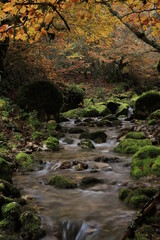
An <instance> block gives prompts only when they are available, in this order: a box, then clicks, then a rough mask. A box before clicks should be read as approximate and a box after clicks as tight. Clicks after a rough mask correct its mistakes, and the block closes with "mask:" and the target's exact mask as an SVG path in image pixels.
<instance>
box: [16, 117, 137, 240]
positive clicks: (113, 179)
mask: <svg viewBox="0 0 160 240" xmlns="http://www.w3.org/2000/svg"><path fill="white" fill-rule="evenodd" d="M124 124H126V123H124ZM128 124H129V123H128ZM73 126H74V122H73V121H70V122H65V123H63V124H62V127H63V128H64V129H68V128H71V127H73ZM91 130H93V129H91ZM94 130H97V129H95V128H94ZM104 130H105V132H106V133H107V135H108V138H107V141H106V143H103V144H95V147H96V149H94V150H84V149H81V148H80V147H79V146H77V143H78V142H79V139H78V137H79V136H78V134H67V135H66V136H67V137H70V138H72V139H74V143H73V144H70V145H69V144H66V143H65V142H64V141H63V139H61V140H60V145H61V146H62V149H60V151H58V152H53V153H51V152H41V153H38V155H39V157H40V158H41V159H42V160H43V161H44V162H45V164H44V168H43V169H42V170H40V171H35V172H30V173H27V174H24V175H22V174H20V173H17V174H16V176H15V177H14V182H15V184H16V185H17V186H18V187H19V188H20V189H21V193H22V195H28V199H30V203H31V205H32V206H34V207H36V209H38V211H39V213H40V216H41V217H42V223H43V225H44V226H45V227H46V229H47V235H46V237H44V238H43V240H119V239H120V236H121V235H122V234H123V231H124V230H125V229H126V227H127V225H128V222H129V221H130V220H131V218H132V217H133V215H134V214H135V212H134V211H132V210H129V209H128V208H127V207H125V206H124V205H123V204H122V203H121V202H120V201H119V200H118V193H119V189H120V188H121V186H123V185H125V184H127V183H129V182H132V180H131V179H130V174H129V172H130V169H129V165H130V161H131V158H130V157H126V156H119V155H116V154H115V153H113V151H112V150H113V148H114V147H115V145H116V144H117V142H116V138H117V136H118V134H119V132H118V129H117V128H113V127H111V128H104ZM100 156H105V157H107V158H108V159H114V158H115V157H118V161H115V162H114V161H111V162H109V167H108V169H105V168H103V167H102V168H101V169H100V171H99V172H95V173H91V172H90V169H91V168H92V167H93V166H94V165H95V161H94V159H95V157H100ZM65 160H70V161H72V160H79V161H82V162H85V163H87V164H88V166H89V168H88V169H86V170H84V171H75V170H73V169H65V170H61V169H58V168H57V166H58V165H59V164H60V163H61V162H62V161H65ZM99 166H101V165H99ZM55 174H61V175H63V176H66V177H72V178H73V179H77V180H78V179H81V178H82V177H84V176H94V177H97V178H100V179H103V180H104V183H103V184H98V185H95V186H94V187H90V188H87V189H80V188H77V189H66V190H64V189H56V188H54V187H53V186H49V185H47V184H46V183H47V182H48V180H49V179H50V177H51V176H53V175H55Z"/></svg>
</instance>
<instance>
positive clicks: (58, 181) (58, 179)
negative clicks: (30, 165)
mask: <svg viewBox="0 0 160 240" xmlns="http://www.w3.org/2000/svg"><path fill="white" fill-rule="evenodd" d="M49 184H50V185H53V186H55V187H56V188H64V189H69V188H76V187H77V184H76V183H75V182H74V181H72V180H70V179H67V178H65V177H62V176H59V175H56V176H53V177H52V178H51V179H50V181H49Z"/></svg>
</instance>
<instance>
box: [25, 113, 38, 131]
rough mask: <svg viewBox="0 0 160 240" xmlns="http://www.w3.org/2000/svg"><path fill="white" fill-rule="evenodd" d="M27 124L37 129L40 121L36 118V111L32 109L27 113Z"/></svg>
mask: <svg viewBox="0 0 160 240" xmlns="http://www.w3.org/2000/svg"><path fill="white" fill-rule="evenodd" d="M27 121H28V123H29V126H30V127H31V128H32V130H34V131H35V130H36V129H39V128H40V126H41V122H40V121H39V120H38V118H37V112H36V111H33V112H31V113H29V117H28V119H27Z"/></svg>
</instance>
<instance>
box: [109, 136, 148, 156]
mask: <svg viewBox="0 0 160 240" xmlns="http://www.w3.org/2000/svg"><path fill="white" fill-rule="evenodd" d="M151 144H152V143H151V141H150V140H149V139H130V138H127V139H124V140H123V141H121V142H120V143H119V144H118V145H117V146H116V147H115V148H114V151H115V152H116V153H128V154H133V153H136V152H137V151H138V150H139V149H140V148H141V147H144V146H147V145H151Z"/></svg>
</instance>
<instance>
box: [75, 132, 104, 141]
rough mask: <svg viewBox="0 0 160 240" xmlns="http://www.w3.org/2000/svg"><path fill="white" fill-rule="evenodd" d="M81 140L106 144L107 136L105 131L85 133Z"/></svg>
mask: <svg viewBox="0 0 160 240" xmlns="http://www.w3.org/2000/svg"><path fill="white" fill-rule="evenodd" d="M79 138H80V139H91V140H93V141H94V142H96V143H103V142H106V139H107V135H106V133H105V132H103V131H96V132H83V133H81V134H80V136H79Z"/></svg>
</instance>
